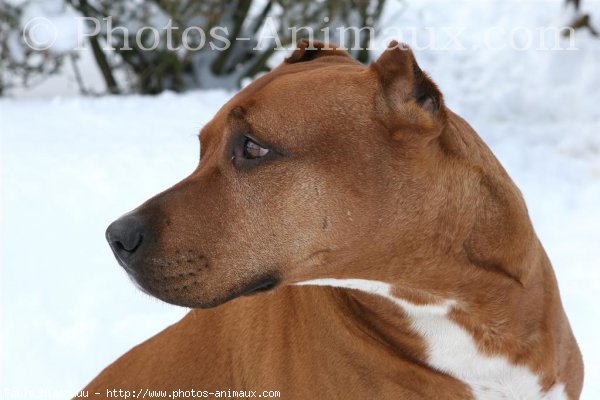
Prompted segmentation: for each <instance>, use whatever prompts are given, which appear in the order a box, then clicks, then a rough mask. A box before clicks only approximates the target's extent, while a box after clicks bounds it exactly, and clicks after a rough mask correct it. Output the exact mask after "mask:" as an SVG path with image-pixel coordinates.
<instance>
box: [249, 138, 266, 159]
mask: <svg viewBox="0 0 600 400" xmlns="http://www.w3.org/2000/svg"><path fill="white" fill-rule="evenodd" d="M269 151H270V150H269V149H265V148H264V147H262V146H261V145H259V144H258V143H256V142H254V141H253V140H252V139H249V138H246V141H245V142H244V158H246V159H248V160H253V159H255V158H261V157H264V156H266V155H267V154H269Z"/></svg>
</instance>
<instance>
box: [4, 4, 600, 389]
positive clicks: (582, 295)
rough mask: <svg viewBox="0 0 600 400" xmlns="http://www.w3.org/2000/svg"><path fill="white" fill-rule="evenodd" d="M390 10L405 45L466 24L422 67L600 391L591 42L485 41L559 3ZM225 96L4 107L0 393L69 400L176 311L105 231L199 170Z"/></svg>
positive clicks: (599, 112)
mask: <svg viewBox="0 0 600 400" xmlns="http://www.w3.org/2000/svg"><path fill="white" fill-rule="evenodd" d="M389 3H390V5H388V8H387V10H386V11H385V13H384V18H383V20H384V27H385V26H402V27H403V28H402V29H403V30H402V31H401V32H400V33H402V35H403V37H398V35H395V36H394V38H399V39H403V40H405V41H406V42H408V43H409V44H410V43H411V40H412V39H411V35H410V30H409V27H411V26H420V27H426V26H437V27H443V26H446V27H448V26H464V27H465V31H464V33H462V34H461V35H460V38H461V40H462V41H463V43H462V45H463V46H464V49H461V48H457V46H451V48H450V49H438V50H433V49H423V50H417V51H416V54H417V58H418V60H419V62H420V64H421V66H422V67H423V68H424V69H425V70H426V71H428V72H429V73H430V75H431V76H432V77H433V78H434V80H435V81H436V82H437V83H438V84H439V85H440V87H441V89H442V91H443V92H444V94H445V98H446V101H447V103H448V104H449V106H450V107H451V108H452V109H454V110H455V111H457V112H458V113H459V114H461V115H462V116H463V117H465V118H466V119H467V121H469V122H470V123H471V124H472V125H473V126H474V127H475V128H476V130H477V131H478V132H479V133H480V134H481V135H482V137H483V138H484V139H485V140H486V142H487V143H488V144H489V145H490V147H491V148H492V150H493V151H494V152H495V154H496V155H497V156H498V158H499V159H500V160H501V161H502V163H503V164H504V166H505V167H506V168H507V170H508V172H509V173H510V174H511V176H512V177H513V179H514V180H515V182H516V183H517V185H518V186H519V187H520V188H521V190H522V192H523V194H524V196H525V199H526V201H527V203H528V206H529V211H530V214H531V218H532V220H533V222H534V226H535V228H536V230H537V232H538V235H539V236H540V239H541V241H542V243H543V244H544V246H545V248H546V250H547V252H548V254H549V256H550V259H551V260H552V262H553V265H554V268H555V271H556V273H557V276H558V281H559V285H560V289H561V294H562V297H563V302H564V306H565V308H566V311H567V314H568V316H569V318H570V321H571V324H572V327H573V330H574V332H575V335H576V337H577V339H578V341H579V345H580V347H581V349H582V352H583V355H584V360H585V363H586V383H585V386H584V394H583V396H582V398H583V399H595V398H600V346H598V345H597V340H598V338H599V337H600V302H599V301H598V293H600V265H599V264H600V261H599V260H600V246H599V243H600V206H599V205H600V107H598V104H600V40H599V39H594V38H592V37H591V36H590V35H589V34H588V33H587V32H585V31H581V32H580V31H578V32H577V34H576V41H575V45H576V47H577V50H561V51H545V50H535V48H533V49H527V50H514V49H511V48H502V49H490V48H485V46H483V41H482V37H484V31H485V29H488V28H489V27H491V26H498V27H503V28H505V29H506V30H507V31H508V30H510V29H512V28H513V27H519V26H526V27H532V28H535V27H538V26H548V25H552V24H562V23H565V22H567V21H568V17H567V16H565V12H564V10H563V5H562V2H559V1H551V2H543V3H542V2H522V3H521V2H520V3H517V2H494V3H490V2H486V3H485V4H483V5H482V4H480V3H471V2H465V4H468V7H467V6H464V7H459V6H457V5H456V2H444V1H422V2H419V3H418V4H416V2H410V3H408V6H407V7H405V8H404V9H402V8H401V7H402V6H401V5H399V3H396V2H389ZM461 4H462V3H461ZM586 4H587V7H588V8H590V9H593V8H594V5H598V2H593V1H589V2H587V3H586V2H583V6H584V7H586ZM596 8H597V7H596ZM419 32H421V33H423V31H422V30H420V31H419ZM436 32H439V30H438V31H436ZM397 33H398V32H397ZM440 35H441V33H440ZM383 36H385V35H382V37H379V38H378V40H377V45H378V47H379V48H380V49H381V46H383V45H384V44H385V43H387V42H388V41H389V40H388V39H391V37H389V38H388V37H383ZM418 37H419V38H420V37H422V35H421V34H419V35H418ZM447 39H448V38H447V37H444V36H443V35H442V36H441V37H440V39H439V40H440V41H441V42H443V44H444V43H446V42H448V40H447ZM519 40H521V39H519ZM419 43H421V42H419V41H417V44H419ZM503 43H504V42H503ZM519 43H521V42H519ZM561 43H562V44H563V45H565V46H567V47H568V46H569V42H568V40H567V39H564V40H563V41H562V42H561ZM421 44H422V43H421ZM417 47H418V46H417ZM533 47H535V46H533ZM230 96H231V93H228V92H224V91H217V90H215V91H199V92H190V93H187V94H183V95H175V94H173V93H164V94H162V95H160V96H156V97H142V96H123V97H103V98H82V97H77V96H72V97H68V98H65V97H55V98H53V99H47V98H38V99H36V98H31V97H32V96H28V97H29V98H20V97H19V98H14V99H0V168H1V175H0V178H1V181H0V182H1V186H0V188H1V189H0V190H1V193H0V226H1V228H0V347H1V352H0V398H1V399H13V398H18V397H19V396H18V394H19V393H20V392H22V391H32V390H34V391H35V390H57V391H61V392H60V393H63V395H62V396H58V397H60V398H66V397H68V394H70V393H74V391H75V390H77V389H79V388H81V387H82V386H83V385H85V383H87V381H89V380H90V379H91V378H92V377H94V376H95V375H96V374H97V373H98V372H99V371H100V370H101V369H102V368H103V367H104V366H106V365H107V364H108V363H110V362H111V361H112V360H114V359H115V358H116V357H118V356H119V355H120V354H122V353H124V352H125V351H127V350H128V349H130V348H131V347H132V346H133V345H135V344H137V343H139V342H141V341H142V340H144V339H145V338H147V337H149V336H151V335H152V334H154V333H156V332H158V331H160V330H161V329H163V328H164V327H166V326H167V325H168V324H170V323H173V322H175V321H176V320H177V319H179V318H180V317H181V316H183V315H184V314H185V312H186V310H185V309H182V308H178V307H174V306H170V305H167V304H164V303H161V302H159V301H158V300H155V299H153V298H151V297H148V296H146V295H144V294H142V293H141V292H139V291H138V290H137V289H136V288H135V287H134V285H133V284H132V283H131V282H130V281H129V280H128V279H127V278H126V275H125V273H124V272H123V271H122V270H121V269H120V268H119V267H118V266H117V264H116V262H115V261H114V258H113V256H112V254H111V252H110V249H109V248H108V246H107V245H106V243H105V241H104V230H105V228H106V226H107V225H108V224H109V223H110V222H111V221H112V220H114V219H115V218H116V217H118V216H119V215H120V214H122V213H124V212H126V211H128V210H130V209H132V208H134V207H135V206H137V205H138V204H139V203H141V202H142V201H144V200H145V199H147V198H148V197H150V196H152V195H153V194H156V193H158V192H159V191H161V190H163V189H165V188H166V187H168V186H170V185H172V184H173V183H175V182H177V181H178V180H180V179H181V178H183V177H184V176H185V175H187V174H188V173H190V172H191V171H192V170H193V168H194V167H195V165H196V163H197V160H198V154H199V149H198V143H197V138H196V137H195V135H196V133H197V132H198V131H199V129H200V128H201V127H202V125H203V124H204V123H206V122H207V121H208V120H209V119H210V118H211V117H212V115H213V114H214V113H215V112H216V111H217V109H218V108H219V107H220V105H221V104H223V103H224V102H225V101H226V100H227V99H228V98H229V97H230ZM64 393H68V394H64ZM58 397H56V398H58ZM21 398H22V397H21ZM31 398H51V397H50V396H37V397H36V396H33V395H32V397H31Z"/></svg>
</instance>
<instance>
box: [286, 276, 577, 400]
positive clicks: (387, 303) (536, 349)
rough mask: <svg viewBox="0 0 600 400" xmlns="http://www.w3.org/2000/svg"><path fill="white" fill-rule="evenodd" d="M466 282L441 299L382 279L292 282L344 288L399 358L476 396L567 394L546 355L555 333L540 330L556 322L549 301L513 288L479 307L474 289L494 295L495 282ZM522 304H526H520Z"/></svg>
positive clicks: (370, 326)
mask: <svg viewBox="0 0 600 400" xmlns="http://www.w3.org/2000/svg"><path fill="white" fill-rule="evenodd" d="M546 272H548V271H546ZM549 273H550V276H547V274H545V275H544V276H543V277H542V280H544V281H546V280H549V281H550V282H544V284H543V285H541V286H540V287H537V288H529V291H530V292H532V293H535V294H536V295H537V294H539V295H540V296H542V295H543V293H545V291H544V290H540V289H541V288H542V287H543V286H544V285H545V286H546V287H547V288H548V287H553V285H554V286H555V282H554V277H553V275H552V272H551V270H549ZM472 284H473V285H474V286H473V287H472V288H469V289H470V290H463V291H462V292H460V293H459V292H455V293H452V292H450V291H447V292H446V291H445V292H446V294H445V295H443V296H440V295H439V294H437V293H436V294H432V293H430V292H427V291H422V290H415V289H414V288H410V287H406V286H405V285H404V284H403V283H401V282H398V281H391V280H390V281H387V282H386V281H385V280H383V279H382V280H373V279H351V278H344V279H336V278H325V279H315V280H309V281H303V282H300V283H298V285H318V286H330V287H337V288H344V289H349V290H344V291H343V292H344V295H348V296H349V297H350V298H351V299H352V302H354V304H355V306H356V307H357V308H358V309H359V310H360V312H357V313H356V314H357V315H358V318H360V319H362V321H360V322H359V323H363V324H364V325H365V326H366V327H367V329H371V330H373V331H376V332H372V334H375V335H377V336H378V337H379V338H381V339H382V341H383V342H386V343H387V344H388V345H391V346H392V347H393V348H395V350H396V351H397V352H399V353H402V356H404V357H405V358H406V357H409V358H411V359H412V361H413V362H415V363H417V364H421V365H424V366H427V367H429V368H431V369H433V370H435V371H437V372H442V373H444V374H447V375H450V376H451V377H453V378H455V379H457V380H459V381H461V382H463V383H465V384H466V385H467V386H468V387H469V388H470V389H471V391H472V393H473V396H474V397H475V398H477V399H513V398H526V399H567V398H568V397H567V394H566V390H565V386H564V384H563V383H562V382H560V381H559V380H558V379H557V377H558V376H559V375H560V374H559V371H557V370H556V365H557V364H559V363H558V362H557V360H556V352H555V353H554V354H548V352H549V351H551V349H557V342H558V341H560V340H561V338H557V337H554V335H553V333H554V332H553V331H550V330H548V329H546V330H544V329H543V326H545V325H546V324H550V326H552V325H554V326H556V325H560V324H562V322H563V321H562V320H561V319H560V312H557V313H556V314H557V315H556V316H553V315H551V312H552V310H550V309H548V307H545V306H544V304H547V303H548V302H550V303H551V304H550V306H551V307H554V306H555V304H554V303H555V301H554V300H553V299H543V301H540V299H537V301H535V300H536V299H532V298H531V296H529V295H526V293H528V290H525V289H524V288H522V287H520V288H515V289H513V290H512V291H509V292H504V293H498V292H497V293H496V294H497V295H498V299H497V300H496V301H491V302H489V301H488V304H486V303H485V301H486V296H485V295H482V294H481V293H482V292H481V291H484V292H485V291H487V292H488V293H490V291H491V292H495V291H497V290H498V289H497V287H496V288H494V287H491V286H490V287H487V288H486V287H484V286H485V285H480V287H478V288H477V287H476V285H477V284H476V282H472ZM550 292H552V290H551V291H550ZM482 301H483V302H482ZM523 301H525V302H530V303H531V304H532V306H531V307H527V306H525V307H523V304H522V302H523ZM524 311H525V314H524ZM554 317H556V319H557V320H553V319H552V318H554Z"/></svg>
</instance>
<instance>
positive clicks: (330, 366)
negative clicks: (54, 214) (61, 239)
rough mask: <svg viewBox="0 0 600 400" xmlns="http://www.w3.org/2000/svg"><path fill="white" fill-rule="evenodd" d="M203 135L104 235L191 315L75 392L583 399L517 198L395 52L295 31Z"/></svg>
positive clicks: (148, 288) (545, 269)
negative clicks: (372, 56)
mask: <svg viewBox="0 0 600 400" xmlns="http://www.w3.org/2000/svg"><path fill="white" fill-rule="evenodd" d="M191 112H193V110H191ZM200 141H201V163H200V165H199V166H198V167H197V168H196V170H195V171H194V172H193V173H192V174H191V175H190V176H188V177H187V178H185V179H184V180H183V181H181V182H180V183H178V184H176V185H175V186H173V187H172V188H170V189H168V190H166V191H165V192H163V193H160V194H159V195H157V196H156V197H153V198H152V199H150V200H148V201H147V202H146V203H144V204H143V205H141V206H140V207H139V208H137V209H136V210H134V211H133V212H131V213H129V214H127V215H125V216H124V217H122V218H120V219H118V220H117V221H115V222H114V223H112V224H111V225H110V227H109V228H108V230H107V233H106V236H107V239H108V241H109V243H110V246H111V247H112V249H113V251H114V253H115V256H116V258H117V259H118V261H119V263H120V264H121V265H122V266H123V267H124V268H125V270H126V271H127V273H128V274H129V275H130V276H131V278H132V279H133V280H134V281H135V282H136V283H137V285H138V286H139V287H140V288H141V289H142V290H143V291H145V292H147V293H148V294H150V295H152V296H155V297H157V298H159V299H161V300H164V301H166V302H169V303H172V304H177V305H181V306H185V307H190V308H192V309H193V310H192V311H190V313H189V314H188V315H187V316H186V317H185V318H183V320H181V321H180V322H178V323H176V324H175V325H173V326H171V327H169V328H167V329H166V330H164V331H163V332H161V333H159V334H158V335H156V336H154V337H153V338H151V339H149V340H148V341H146V342H144V343H142V344H140V345H139V346H137V347H135V348H134V349H132V350H131V351H129V352H128V353H126V354H125V355H123V356H122V357H121V358H119V359H118V360H117V361H115V362H114V363H113V364H112V365H110V366H109V367H107V368H106V369H105V370H104V371H103V372H102V373H101V374H100V375H99V376H98V377H96V378H95V379H94V380H93V381H92V382H91V383H90V384H89V386H88V387H87V388H86V390H89V391H90V392H91V393H94V392H96V393H102V395H104V394H105V393H107V392H106V391H107V390H114V389H119V390H129V391H131V393H138V391H147V390H165V392H164V393H163V395H161V396H160V397H162V398H174V397H190V396H192V397H193V396H194V395H193V394H192V393H196V395H195V397H211V396H214V397H218V396H217V394H218V393H217V392H218V391H229V395H231V394H232V393H234V392H235V391H240V392H239V393H237V394H236V395H239V394H240V393H247V395H249V396H252V395H255V396H257V397H259V396H260V397H268V396H273V395H276V396H277V393H279V395H280V396H281V397H282V398H286V399H350V398H351V399H367V398H370V399H577V398H578V397H579V395H580V392H581V388H582V380H583V364H582V359H581V355H580V352H579V349H578V347H577V343H576V341H575V338H574V336H573V333H572V331H571V328H570V326H569V322H568V320H567V317H566V315H565V312H564V310H563V307H562V304H561V300H560V296H559V291H558V286H557V282H556V279H555V276H554V273H553V270H552V267H551V264H550V261H549V260H548V257H547V256H546V253H545V252H544V249H543V248H542V245H541V244H540V241H539V240H538V238H537V237H536V234H535V232H534V229H533V227H532V225H531V222H530V219H529V217H528V214H527V209H526V207H525V203H524V201H523V198H522V196H521V194H520V192H519V190H518V189H517V187H516V186H515V185H514V183H513V182H512V180H511V179H510V177H509V176H508V175H507V173H506V171H505V170H504V169H503V168H502V166H501V165H500V163H499V162H498V161H497V160H496V158H495V157H494V156H493V155H492V153H491V151H490V150H489V149H488V147H487V146H486V145H485V144H484V143H483V141H482V140H481V139H480V138H479V136H478V135H477V133H475V131H474V130H473V129H472V128H471V127H470V126H469V124H467V122H465V121H464V120H463V119H462V118H461V117H459V116H458V115H456V114H454V113H453V112H452V111H450V110H449V109H448V108H447V107H446V106H445V105H444V100H443V97H442V94H441V93H440V91H439V90H438V88H437V87H436V85H435V84H434V83H433V82H432V81H431V79H430V78H429V77H428V76H427V74H425V73H424V72H423V71H422V70H421V69H420V68H419V66H418V65H417V63H416V61H415V58H414V56H413V53H412V52H411V51H410V50H409V49H408V48H407V47H406V46H405V45H401V44H398V43H396V42H392V44H391V45H390V48H389V49H388V50H387V51H385V52H384V54H383V55H382V56H381V57H380V58H379V59H378V60H377V61H376V62H374V63H372V64H371V65H370V66H364V65H362V64H360V63H359V62H357V61H355V60H354V59H352V58H351V57H350V56H349V55H348V54H347V53H346V52H345V51H342V50H340V49H338V48H335V47H333V46H331V47H328V46H327V45H326V44H323V43H320V42H308V41H302V42H300V43H299V45H298V48H297V49H296V51H295V52H294V53H293V54H292V55H291V56H290V57H289V58H288V59H286V60H285V62H283V64H282V65H280V66H279V67H277V68H276V69H274V70H273V71H272V72H270V73H268V74H266V75H264V76H263V77H261V78H260V79H257V80H256V81H255V82H254V83H252V84H251V85H249V86H248V87H246V88H245V89H243V90H242V91H240V92H239V93H238V94H237V95H236V96H235V97H233V98H232V99H231V100H230V101H229V102H228V103H227V104H226V105H225V106H223V108H222V109H221V110H220V111H219V112H218V113H217V115H216V116H215V117H214V118H213V120H212V121H210V122H209V123H208V124H207V125H206V126H205V127H204V128H203V129H202V132H201V134H200ZM259 292H262V293H260V294H258V293H259ZM217 306H218V307H217ZM192 391H194V392H192ZM241 391H244V392H241ZM140 393H141V392H140ZM198 393H202V395H201V396H199V395H198ZM219 393H220V394H221V397H222V396H223V392H219ZM185 394H187V396H184V395H185ZM204 395H206V396H204ZM107 397H108V395H107ZM137 397H141V395H138V396H137Z"/></svg>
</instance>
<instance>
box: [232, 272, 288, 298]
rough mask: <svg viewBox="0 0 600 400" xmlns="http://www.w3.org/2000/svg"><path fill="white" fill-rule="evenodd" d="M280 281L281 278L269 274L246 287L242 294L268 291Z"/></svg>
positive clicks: (247, 294) (248, 294)
mask: <svg viewBox="0 0 600 400" xmlns="http://www.w3.org/2000/svg"><path fill="white" fill-rule="evenodd" d="M278 283H279V279H277V278H275V277H273V276H268V277H266V278H264V279H262V280H260V281H258V282H257V283H256V284H254V285H252V286H250V287H249V289H246V290H245V291H244V292H243V293H242V294H241V295H242V296H250V295H253V294H255V293H260V292H266V291H269V290H271V289H273V288H274V287H275V286H277V284H278Z"/></svg>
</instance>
